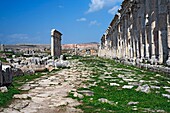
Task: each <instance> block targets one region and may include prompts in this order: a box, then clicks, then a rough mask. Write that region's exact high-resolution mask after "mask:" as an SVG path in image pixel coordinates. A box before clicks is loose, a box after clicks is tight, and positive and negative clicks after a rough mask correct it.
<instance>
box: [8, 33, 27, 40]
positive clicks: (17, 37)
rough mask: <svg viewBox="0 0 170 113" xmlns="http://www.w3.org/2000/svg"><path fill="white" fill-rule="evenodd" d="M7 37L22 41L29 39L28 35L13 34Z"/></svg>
mask: <svg viewBox="0 0 170 113" xmlns="http://www.w3.org/2000/svg"><path fill="white" fill-rule="evenodd" d="M7 37H9V38H13V39H21V40H23V39H28V38H29V36H28V34H11V35H8V36H7Z"/></svg>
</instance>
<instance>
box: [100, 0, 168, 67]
mask: <svg viewBox="0 0 170 113" xmlns="http://www.w3.org/2000/svg"><path fill="white" fill-rule="evenodd" d="M98 55H99V56H101V57H107V58H115V59H121V60H126V61H130V62H137V63H141V62H145V63H146V62H147V63H151V64H167V65H170V0H124V1H123V3H122V5H121V9H120V10H118V13H117V14H116V15H115V17H114V18H113V20H112V22H111V23H110V26H109V27H108V29H107V30H106V32H105V33H104V34H103V36H102V38H101V44H100V48H99V52H98Z"/></svg>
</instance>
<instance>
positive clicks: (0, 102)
mask: <svg viewBox="0 0 170 113" xmlns="http://www.w3.org/2000/svg"><path fill="white" fill-rule="evenodd" d="M59 70H61V69H56V70H54V71H52V72H48V73H47V74H52V73H54V72H57V71H59ZM41 73H43V72H37V73H35V74H33V75H23V76H16V77H14V78H13V82H12V85H11V86H9V87H8V92H6V93H1V92H0V107H6V106H7V105H8V104H9V103H10V102H11V101H12V97H13V95H15V94H21V93H23V91H21V90H19V87H21V86H22V85H23V84H25V83H27V82H29V81H32V80H34V79H36V78H39V77H41V76H43V74H41Z"/></svg>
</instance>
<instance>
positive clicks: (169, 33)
mask: <svg viewBox="0 0 170 113" xmlns="http://www.w3.org/2000/svg"><path fill="white" fill-rule="evenodd" d="M167 4H168V14H167V39H168V60H167V61H166V63H167V65H169V66H170V0H169V1H168V3H167Z"/></svg>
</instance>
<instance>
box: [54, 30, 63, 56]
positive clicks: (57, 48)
mask: <svg viewBox="0 0 170 113" xmlns="http://www.w3.org/2000/svg"><path fill="white" fill-rule="evenodd" d="M61 36H62V34H61V33H60V32H59V31H57V30H55V29H52V30H51V56H53V57H58V58H59V57H60V55H61Z"/></svg>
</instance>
